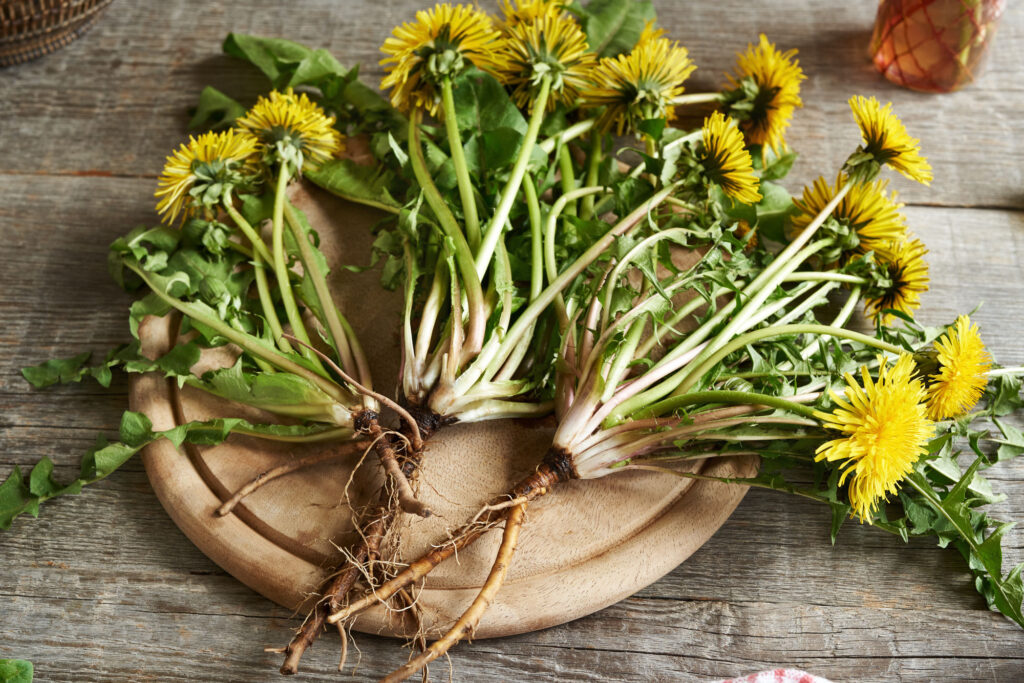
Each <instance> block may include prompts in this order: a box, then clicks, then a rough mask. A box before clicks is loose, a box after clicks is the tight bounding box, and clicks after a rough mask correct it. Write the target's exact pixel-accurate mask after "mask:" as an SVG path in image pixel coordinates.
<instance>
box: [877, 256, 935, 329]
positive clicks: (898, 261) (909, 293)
mask: <svg viewBox="0 0 1024 683" xmlns="http://www.w3.org/2000/svg"><path fill="white" fill-rule="evenodd" d="M891 252H892V258H888V259H881V260H880V263H879V265H880V266H881V267H882V268H883V270H884V271H885V272H886V273H887V275H888V278H889V285H888V286H886V287H885V288H884V289H882V290H881V291H879V292H876V293H874V295H871V294H869V296H868V298H867V300H866V302H865V307H866V309H867V311H868V312H869V313H870V314H871V315H872V316H874V317H880V318H881V320H882V323H883V324H889V323H890V322H891V321H892V318H893V316H892V315H889V314H883V313H882V311H884V310H886V309H892V310H894V311H900V312H901V313H906V314H908V315H910V314H912V313H913V312H914V311H915V310H916V309H917V308H919V307H920V306H921V293H922V292H927V291H928V282H929V279H928V262H927V261H925V260H924V255H925V254H927V253H928V249H927V248H926V247H925V246H924V242H922V241H921V240H919V239H916V238H914V239H905V240H904V241H902V242H900V243H898V244H896V245H893V246H892V248H891Z"/></svg>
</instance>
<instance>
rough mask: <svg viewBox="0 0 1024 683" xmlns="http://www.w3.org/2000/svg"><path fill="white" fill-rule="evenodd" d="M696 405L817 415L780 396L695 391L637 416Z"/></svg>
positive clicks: (655, 405) (661, 402)
mask: <svg viewBox="0 0 1024 683" xmlns="http://www.w3.org/2000/svg"><path fill="white" fill-rule="evenodd" d="M695 403H728V404H730V405H758V406H768V407H769V408H776V409H778V410H787V411H789V412H791V413H797V414H798V415H803V416H804V417H809V418H814V413H815V410H814V408H811V407H810V406H805V405H802V404H800V403H794V402H793V401H787V400H786V399H784V398H780V397H778V396H770V395H768V394H758V393H754V392H752V391H694V392H691V393H688V394H683V395H681V396H673V397H672V398H668V399H665V400H664V401H660V402H659V403H656V404H654V405H652V406H650V407H649V408H646V409H644V410H641V411H639V412H638V413H637V414H636V417H637V418H641V419H642V418H647V417H654V416H656V415H659V414H660V415H664V414H666V413H669V412H672V411H674V410H676V409H678V408H681V407H683V406H688V405H693V404H695ZM814 419H816V418H814Z"/></svg>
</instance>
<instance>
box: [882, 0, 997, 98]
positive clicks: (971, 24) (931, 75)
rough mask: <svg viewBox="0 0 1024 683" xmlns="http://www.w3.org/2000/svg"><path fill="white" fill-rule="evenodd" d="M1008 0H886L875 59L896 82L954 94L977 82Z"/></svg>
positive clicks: (883, 1) (883, 70)
mask: <svg viewBox="0 0 1024 683" xmlns="http://www.w3.org/2000/svg"><path fill="white" fill-rule="evenodd" d="M1005 6H1006V2H1005V0H881V1H880V2H879V4H878V16H877V17H876V19H875V31H874V34H873V35H872V37H871V48H870V52H871V58H872V60H873V61H874V63H875V68H877V69H878V70H879V71H880V72H882V73H883V74H884V75H885V77H886V78H888V79H889V80H890V81H892V82H893V83H896V84H898V85H902V86H904V87H907V88H911V89H912V90H923V91H925V92H950V91H952V90H956V89H958V88H960V87H962V86H964V85H966V84H967V83H970V82H971V81H973V80H974V78H975V76H976V75H977V70H978V67H979V64H980V62H981V59H982V57H983V56H984V54H985V50H986V48H987V47H988V44H989V42H990V40H991V39H992V36H993V34H994V33H995V28H996V24H997V22H998V21H999V17H1000V16H1002V13H1003V9H1004V8H1005Z"/></svg>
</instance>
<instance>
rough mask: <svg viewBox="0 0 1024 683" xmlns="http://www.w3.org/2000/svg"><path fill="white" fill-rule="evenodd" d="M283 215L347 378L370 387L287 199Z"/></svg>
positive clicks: (323, 276) (314, 257)
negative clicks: (357, 363) (354, 356)
mask: <svg viewBox="0 0 1024 683" xmlns="http://www.w3.org/2000/svg"><path fill="white" fill-rule="evenodd" d="M284 213H285V218H286V221H287V223H288V227H289V228H290V229H291V231H292V237H293V238H295V243H296V244H297V245H298V247H299V257H300V258H301V259H302V267H303V269H305V271H306V275H307V276H309V279H310V281H311V282H312V283H313V292H314V293H315V294H316V298H317V301H318V302H319V303H320V309H321V310H322V311H323V314H324V323H325V326H326V327H327V334H328V335H329V337H330V340H331V343H332V345H333V346H334V349H335V350H336V351H337V352H338V359H339V360H340V361H341V367H342V368H343V369H344V370H345V372H347V373H348V374H350V375H352V376H355V377H359V381H360V383H362V384H363V385H364V386H367V387H369V384H368V383H367V381H368V379H369V378H368V377H362V376H361V373H360V372H359V369H358V366H357V365H356V362H355V359H354V358H353V355H352V348H351V346H350V345H349V340H348V335H347V334H346V333H345V328H344V327H343V325H342V321H341V316H340V315H339V313H338V308H337V306H335V305H334V300H333V299H332V297H331V291H330V289H329V288H328V286H327V276H326V273H324V272H323V271H322V270H321V269H320V263H319V262H318V261H317V259H316V254H314V253H313V246H312V245H311V244H310V243H309V235H307V234H306V231H305V230H304V229H303V227H302V225H301V223H300V222H299V217H298V215H297V214H296V213H295V209H294V208H292V205H291V202H289V201H288V200H287V198H286V199H285V200H284Z"/></svg>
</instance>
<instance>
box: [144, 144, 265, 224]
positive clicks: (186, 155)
mask: <svg viewBox="0 0 1024 683" xmlns="http://www.w3.org/2000/svg"><path fill="white" fill-rule="evenodd" d="M256 147H257V141H256V138H254V137H253V136H252V135H250V134H249V133H246V132H242V131H236V130H226V131H223V132H221V133H204V134H203V135H200V136H199V137H197V138H196V137H189V139H188V142H187V143H184V144H182V145H181V147H179V148H178V150H177V151H175V152H174V154H172V155H171V156H169V157H167V163H166V164H164V171H163V173H161V174H160V179H159V180H158V181H157V190H156V192H155V193H154V196H155V197H159V198H160V201H159V202H158V203H157V205H156V210H157V211H158V212H159V213H161V214H163V220H164V221H165V222H166V223H173V222H174V220H175V219H176V218H177V217H178V214H182V220H184V219H186V218H188V217H189V216H190V215H191V214H192V210H193V208H194V206H195V204H194V201H193V200H194V198H195V195H196V194H199V195H202V194H203V193H204V192H205V191H206V189H209V188H212V189H213V190H214V191H215V192H217V196H216V197H209V199H210V200H211V202H217V201H220V199H221V197H222V196H223V195H224V192H230V189H231V185H232V184H233V182H234V181H235V180H237V178H238V176H237V172H238V170H239V169H240V168H241V166H242V165H243V164H244V163H245V161H246V160H247V159H249V158H250V157H251V156H252V155H253V154H255V153H256ZM214 186H216V187H214ZM197 188H198V190H197Z"/></svg>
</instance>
